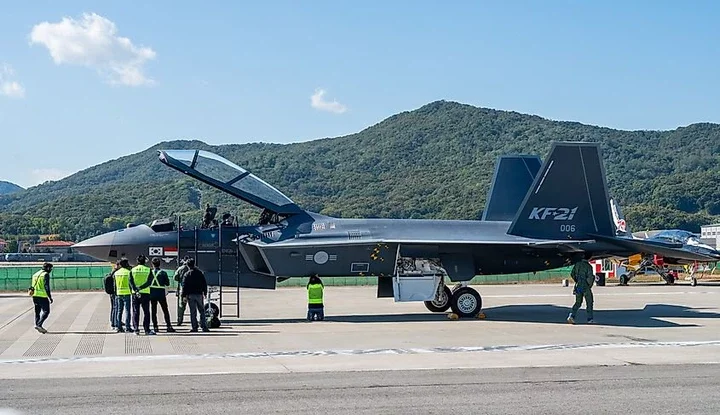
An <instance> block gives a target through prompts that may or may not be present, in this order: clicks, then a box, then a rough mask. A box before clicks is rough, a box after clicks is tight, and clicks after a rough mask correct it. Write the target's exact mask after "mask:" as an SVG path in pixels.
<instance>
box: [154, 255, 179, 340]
mask: <svg viewBox="0 0 720 415" xmlns="http://www.w3.org/2000/svg"><path fill="white" fill-rule="evenodd" d="M160 265H161V261H160V258H158V257H155V258H153V259H152V266H153V269H152V270H151V271H150V279H151V280H152V282H151V283H150V315H151V317H152V324H153V328H154V329H155V332H156V333H157V332H158V322H157V306H158V303H159V304H160V307H161V308H162V312H163V317H164V318H165V326H166V327H167V332H168V333H174V332H175V329H174V328H173V327H172V324H171V323H170V311H169V310H168V304H167V298H166V295H167V287H169V286H170V277H168V275H167V272H165V271H164V270H163V269H161V268H160Z"/></svg>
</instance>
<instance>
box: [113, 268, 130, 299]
mask: <svg viewBox="0 0 720 415" xmlns="http://www.w3.org/2000/svg"><path fill="white" fill-rule="evenodd" d="M115 292H116V293H117V295H130V294H131V293H132V292H131V291H130V270H129V269H127V268H120V269H119V270H117V271H115Z"/></svg>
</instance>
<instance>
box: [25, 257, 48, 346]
mask: <svg viewBox="0 0 720 415" xmlns="http://www.w3.org/2000/svg"><path fill="white" fill-rule="evenodd" d="M52 269H53V265H52V264H51V263H49V262H46V263H44V264H43V267H42V269H41V270H40V271H38V272H36V273H35V274H33V276H32V280H31V282H30V288H29V289H28V291H29V293H30V295H31V296H32V299H33V304H34V305H35V330H37V331H39V332H40V333H42V334H45V333H47V330H45V329H44V328H43V323H45V320H47V318H48V316H49V315H50V304H52V302H53V299H52V294H51V293H50V273H51V272H52Z"/></svg>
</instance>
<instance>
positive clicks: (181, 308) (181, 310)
mask: <svg viewBox="0 0 720 415" xmlns="http://www.w3.org/2000/svg"><path fill="white" fill-rule="evenodd" d="M188 259H190V257H188V256H186V257H183V259H181V260H180V266H179V267H178V269H176V270H175V276H174V277H173V279H174V280H175V281H177V283H178V285H177V294H176V295H177V325H178V326H180V325H182V323H183V317H185V307H186V306H187V301H186V299H185V297H184V296H183V294H182V285H183V276H184V275H185V273H186V272H187V271H188V270H189V268H188V266H187V261H188Z"/></svg>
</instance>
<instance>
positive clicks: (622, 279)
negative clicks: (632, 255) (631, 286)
mask: <svg viewBox="0 0 720 415" xmlns="http://www.w3.org/2000/svg"><path fill="white" fill-rule="evenodd" d="M628 280H629V278H628V276H627V275H625V274H623V275H621V276H620V285H628Z"/></svg>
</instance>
